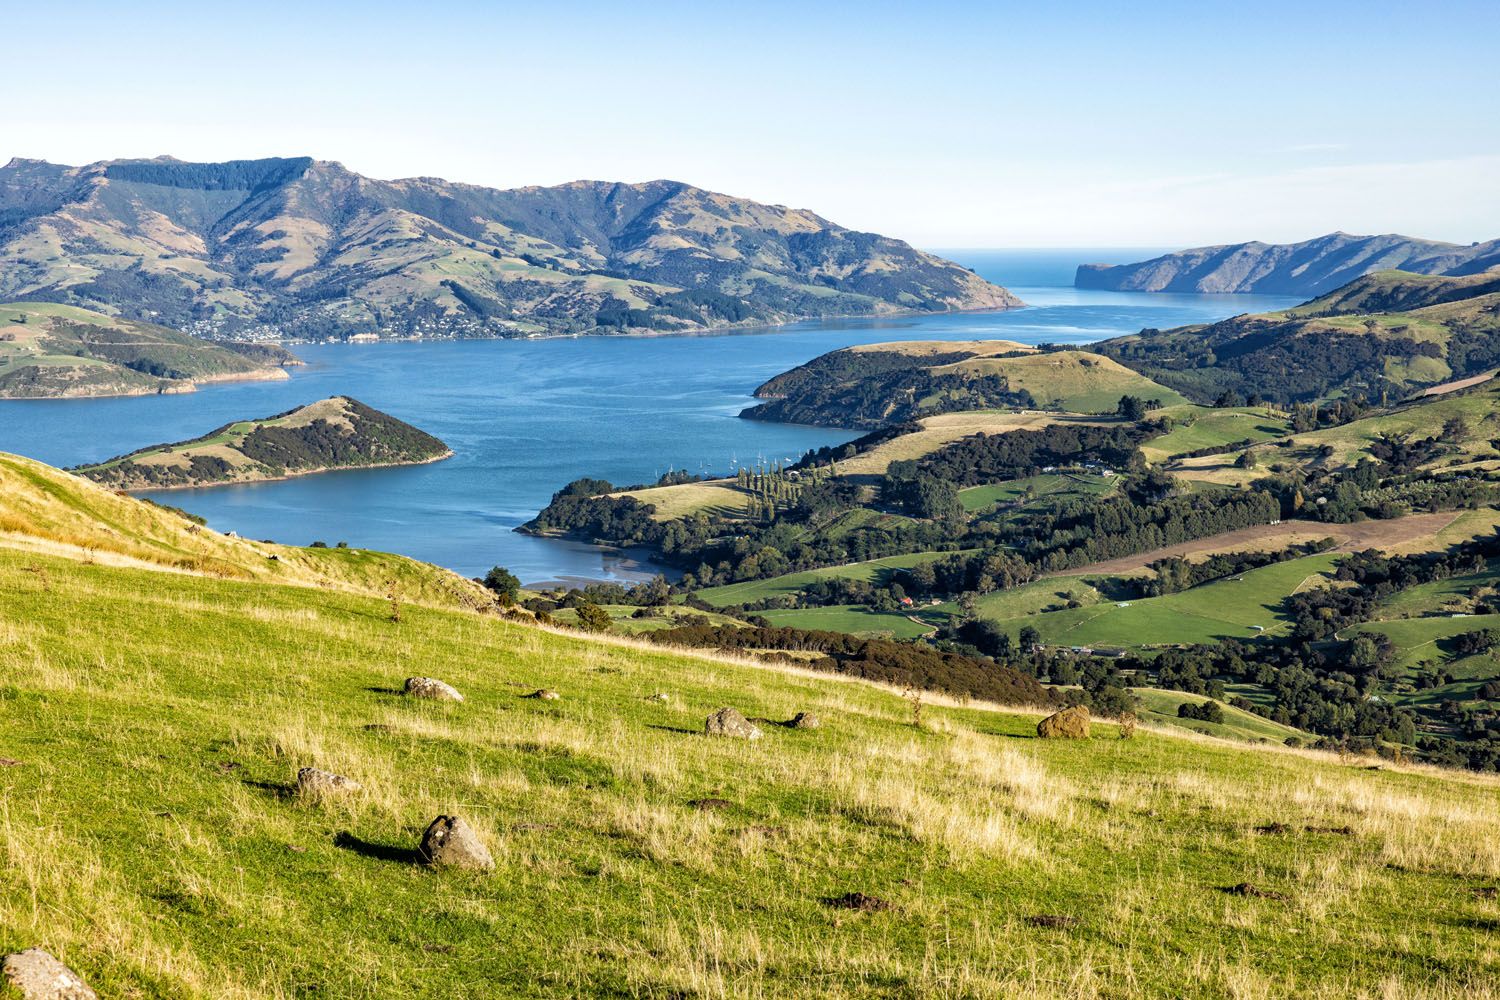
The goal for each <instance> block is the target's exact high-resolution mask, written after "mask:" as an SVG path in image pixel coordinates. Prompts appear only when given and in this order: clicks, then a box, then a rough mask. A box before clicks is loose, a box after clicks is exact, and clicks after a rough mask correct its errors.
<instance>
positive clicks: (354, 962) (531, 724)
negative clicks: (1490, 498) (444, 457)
mask: <svg viewBox="0 0 1500 1000" xmlns="http://www.w3.org/2000/svg"><path fill="white" fill-rule="evenodd" d="M0 594H3V595H4V600H3V601H0V757H4V758H6V759H7V760H6V763H7V765H8V766H4V767H0V950H3V951H6V952H8V951H13V950H17V949H20V948H25V947H32V946H39V947H44V948H46V949H48V950H50V951H52V952H53V953H54V954H57V955H59V956H60V957H62V958H63V959H64V960H66V961H67V962H68V963H69V964H71V965H72V966H74V967H75V968H77V969H78V970H79V971H80V972H81V973H83V975H84V976H85V977H86V978H88V979H89V980H90V981H91V982H92V984H93V985H94V986H95V988H96V989H98V990H99V992H100V994H101V995H102V996H106V997H194V998H200V997H201V998H215V1000H219V998H248V997H275V998H282V997H313V996H316V997H361V998H376V997H392V998H396V997H400V998H406V997H413V996H451V997H499V996H506V997H510V996H518V997H542V996H547V997H555V996H565V997H585V996H587V997H592V996H613V997H791V996H796V997H910V998H919V997H920V998H926V997H992V996H1014V997H1036V996H1067V997H1116V998H1119V997H1144V996H1153V997H1155V996H1160V997H1214V998H1218V997H1226V996H1234V997H1264V998H1270V997H1285V996H1299V997H1351V996H1365V997H1381V998H1391V997H1454V998H1457V997H1484V996H1495V995H1496V989H1495V986H1494V984H1495V983H1496V982H1497V981H1500V949H1497V946H1496V942H1495V937H1494V935H1493V933H1491V930H1492V929H1493V928H1494V927H1495V926H1496V922H1497V920H1500V904H1497V902H1496V900H1495V899H1494V898H1493V892H1492V891H1487V890H1490V887H1492V886H1495V885H1496V884H1497V883H1500V840H1497V839H1496V838H1495V837H1494V835H1493V832H1494V830H1495V828H1496V825H1497V823H1500V787H1497V785H1496V784H1495V783H1494V782H1492V781H1487V780H1484V779H1481V778H1477V777H1473V776H1466V775H1462V774H1437V773H1435V772H1406V771H1402V770H1398V769H1393V768H1390V767H1389V766H1387V767H1386V768H1385V769H1374V770H1372V769H1369V767H1370V765H1369V763H1368V762H1364V761H1360V762H1348V763H1346V764H1343V765H1341V764H1340V763H1339V762H1338V761H1337V760H1336V759H1335V758H1332V757H1328V756H1319V755H1312V754H1301V753H1293V752H1290V751H1271V750H1249V749H1245V748H1243V747H1241V746H1238V745H1230V744H1225V743H1218V742H1214V741H1210V740H1207V739H1206V738H1196V737H1191V736H1185V735H1177V736H1169V735H1165V734H1161V733H1158V732H1154V731H1142V732H1141V733H1138V734H1137V736H1136V738H1135V739H1133V740H1121V739H1119V738H1118V735H1117V732H1116V729H1115V727H1114V726H1113V725H1109V724H1098V725H1096V727H1095V731H1094V736H1093V738H1092V739H1090V740H1086V741H1081V742H1069V741H1060V742H1052V741H1048V742H1043V741H1040V740H1038V739H1036V738H1035V735H1034V733H1035V722H1036V718H1037V716H1035V715H1031V714H1026V713H1024V712H1023V713H1005V712H997V711H991V710H986V709H985V708H983V707H982V706H977V705H971V706H967V707H962V706H948V705H943V704H939V703H937V701H936V700H935V699H930V698H929V699H927V703H926V704H925V705H923V707H922V710H921V713H920V714H921V719H920V721H921V725H920V726H916V725H913V710H912V706H911V704H910V703H909V702H908V701H906V700H904V699H903V698H902V697H901V696H900V695H899V694H897V693H895V692H890V691H886V690H882V689H879V688H876V687H872V686H868V685H864V684H862V683H859V682H854V681H845V680H841V679H838V678H833V677H828V676H823V675H807V674H799V673H792V672H786V671H780V670H776V669H772V668H768V667H754V666H749V665H744V664H740V663H734V662H727V661H716V660H710V659H705V658H700V657H696V656H693V655H689V654H685V653H679V652H675V651H669V650H661V649H654V648H645V647H639V646H631V645H621V644H610V643H604V642H597V641H589V640H586V639H582V638H575V637H569V636H563V635H557V634H552V633H548V632H545V631H541V630H538V629H535V628H532V627H527V626H523V625H519V624H515V623H511V622H507V621H504V620H502V619H499V618H497V617H495V616H491V615H480V614H475V613H470V612H463V611H454V610H442V609H438V608H433V607H421V606H406V607H404V608H403V609H402V613H401V616H400V621H399V622H395V621H392V620H391V615H390V610H391V609H390V607H389V604H388V602H386V601H385V600H383V599H381V598H379V597H377V596H364V595H359V594H352V593H345V592H338V591H333V590H326V589H315V588H309V587H293V586H285V585H278V584H274V583H270V582H265V581H260V580H229V579H220V578H217V577H213V576H202V575H190V574H186V573H172V572H162V571H160V570H156V569H142V568H138V567H134V566H108V565H103V564H102V563H101V562H94V563H87V562H84V561H81V560H80V559H78V558H63V557H61V556H58V555H53V554H47V553H40V552H37V551H26V550H19V549H14V548H8V547H0ZM417 674H421V675H429V676H435V677H439V678H441V679H443V680H446V681H448V682H450V683H452V684H455V685H457V686H458V687H459V688H460V689H461V690H462V691H463V692H464V693H465V694H466V695H467V701H465V702H464V703H462V704H440V703H431V702H412V701H408V700H406V699H404V698H403V697H402V696H401V695H399V694H397V693H395V691H396V689H398V688H399V687H400V684H401V681H402V679H403V678H405V677H407V676H410V675H417ZM541 687H547V688H551V689H553V690H555V691H557V692H559V693H560V694H561V698H560V699H559V700H556V701H543V700H537V699H528V698H525V697H524V696H525V695H526V694H528V693H530V692H532V691H534V690H536V689H538V688H541ZM657 694H665V695H666V700H665V701H661V700H655V699H654V698H653V697H652V696H654V695H657ZM722 705H734V706H736V707H738V708H740V709H741V710H743V711H744V712H745V713H746V714H747V715H749V716H752V717H756V716H763V717H766V718H770V719H786V718H789V717H790V716H791V715H792V714H794V713H795V712H798V711H811V712H815V713H817V714H818V715H819V716H821V718H822V720H823V725H822V727H821V728H818V729H814V730H791V729H782V728H780V727H776V726H770V725H767V726H765V727H764V728H765V729H766V735H765V737H764V738H763V739H761V740H759V741H757V742H755V743H741V742H734V741H727V740H713V739H710V738H708V737H705V736H703V735H701V731H702V725H703V719H704V717H705V716H706V715H707V714H708V713H709V712H710V711H712V710H714V709H717V708H718V707H720V706H722ZM12 762H13V765H12ZM303 766H319V767H323V768H327V769H330V770H333V771H336V772H338V773H341V774H345V775H348V776H350V777H352V778H354V779H356V780H358V781H360V782H361V783H363V786H364V790H363V791H361V792H358V793H355V794H353V795H351V796H349V797H348V798H346V799H344V800H341V801H333V802H328V803H325V804H322V805H318V804H313V803H310V802H305V801H301V800H299V799H298V798H297V797H296V796H295V795H293V794H291V792H290V787H291V785H290V783H291V782H292V780H293V776H294V775H295V774H296V771H297V769H298V768H300V767H303ZM704 799H718V800H722V804H720V805H719V807H718V808H701V807H699V806H695V803H699V802H701V800H704ZM439 813H457V814H459V815H462V816H463V817H464V818H466V819H467V820H468V821H469V822H470V823H471V824H472V825H473V826H474V827H475V828H476V829H477V831H478V832H479V834H480V835H481V836H482V837H483V838H484V839H485V840H486V841H487V843H488V844H489V846H490V848H491V849H492V851H493V852H494V855H495V858H496V870H495V871H494V872H492V873H488V874H465V873H458V872H451V871H433V870H428V869H425V868H422V867H419V866H417V865H415V864H412V863H411V860H410V853H409V852H410V850H411V848H412V847H413V846H414V845H415V844H416V842H417V839H418V837H419V835H420V833H421V831H422V829H423V827H424V826H425V824H426V823H427V822H428V821H429V820H431V819H432V818H433V817H434V816H436V815H437V814H439ZM1273 824H1281V825H1280V826H1275V825H1273ZM1257 828H1265V829H1264V830H1261V831H1259V832H1258V831H1257ZM1241 883H1250V884H1251V885H1253V886H1254V887H1256V889H1257V890H1260V891H1262V892H1264V893H1267V894H1275V895H1265V896H1255V895H1250V896H1246V895H1237V894H1233V893H1230V892H1226V891H1224V890H1225V888H1226V887H1232V886H1236V885H1239V884H1241ZM850 892H862V893H866V894H869V895H872V896H876V897H879V898H880V899H883V900H886V901H888V902H889V903H890V904H891V908H890V909H888V910H884V911H880V912H861V911H854V910H848V909H839V908H835V907H832V906H830V905H828V904H827V903H826V902H825V900H828V899H831V898H836V897H840V896H843V895H844V894H846V893H850Z"/></svg>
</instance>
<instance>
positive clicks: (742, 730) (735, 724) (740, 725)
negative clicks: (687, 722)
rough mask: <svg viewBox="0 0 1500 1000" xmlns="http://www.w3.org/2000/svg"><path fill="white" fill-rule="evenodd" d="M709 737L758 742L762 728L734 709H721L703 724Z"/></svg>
mask: <svg viewBox="0 0 1500 1000" xmlns="http://www.w3.org/2000/svg"><path fill="white" fill-rule="evenodd" d="M703 731H704V732H705V733H706V734H708V735H709V736H729V737H733V738H735V739H741V740H758V739H760V737H761V732H760V728H759V727H758V726H756V725H755V724H754V723H752V722H751V721H750V720H749V719H747V718H745V717H744V716H743V715H741V714H740V713H739V712H738V711H736V710H735V709H732V708H721V709H719V710H718V711H717V712H715V713H714V714H713V715H710V716H709V717H708V719H707V720H706V721H705V722H704V723H703Z"/></svg>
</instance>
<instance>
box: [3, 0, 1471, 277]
mask: <svg viewBox="0 0 1500 1000" xmlns="http://www.w3.org/2000/svg"><path fill="white" fill-rule="evenodd" d="M64 7H65V8H66V9H60V8H64ZM48 8H59V9H48ZM1210 8H1211V9H1210ZM0 20H3V23H4V24H5V35H6V36H7V38H6V44H5V63H6V65H5V76H6V79H7V80H8V81H9V84H10V85H9V86H8V87H7V94H6V98H5V108H4V112H3V115H0V158H7V157H9V156H11V155H20V156H32V157H41V158H45V159H49V160H53V161H60V162H69V163H81V162H87V161H92V160H97V159H106V158H114V157H122V156H153V155H158V154H162V153H170V154H172V155H175V156H178V157H181V158H184V159H226V158H232V157H252V156H266V155H299V154H308V155H312V156H316V157H318V158H321V159H333V160H339V161H342V162H343V163H345V164H347V165H348V166H349V167H351V168H353V169H355V170H358V171H360V172H362V173H366V174H370V175H373V176H377V177H400V176H412V175H419V174H422V175H433V176H441V177H447V178H449V179H453V180H463V181H470V182H474V183H479V184H488V185H495V186H505V187H509V186H517V185H523V184H552V183H557V182H561V181H566V180H572V179H577V178H584V177H587V178H601V179H610V180H646V179H649V178H654V177H671V178H674V179H679V180H685V181H689V182H692V183H695V184H699V185H702V186H704V187H709V188H714V189H716V190H722V191H728V192H730V193H734V194H740V195H745V196H748V197H752V198H757V199H760V200H764V201H771V202H778V203H783V204H789V205H795V206H799V207H806V208H811V209H814V210H815V211H817V212H819V213H821V214H823V215H825V216H827V217H829V218H832V219H834V220H836V221H838V222H841V223H843V224H845V225H850V226H855V227H858V228H862V229H872V230H876V231H880V232H886V233H889V234H891V235H896V236H901V237H904V238H906V239H909V240H911V241H913V242H915V243H918V244H920V245H924V246H930V247H964V246H969V247H975V246H1169V245H1172V246H1177V245H1181V246H1186V245H1196V244H1203V243H1220V242H1231V241H1238V240H1244V239H1265V240H1276V241H1281V240H1294V239H1303V238H1307V237H1310V236H1313V235H1316V234H1319V233H1322V232H1327V231H1330V230H1333V229H1344V230H1347V231H1351V232H1376V231H1379V232H1392V231H1394V232H1406V233H1409V234H1412V235H1421V236H1429V237H1433V238H1440V239H1449V240H1455V241H1462V242H1468V241H1473V240H1480V239H1488V238H1493V237H1496V236H1500V85H1497V81H1496V75H1495V74H1496V53H1497V51H1500V3H1497V2H1495V0H1487V2H1479V0H1474V2H1447V3H1445V2H1441V0H1439V2H1435V3H1434V2H1429V3H1425V4H1415V3H1400V4H1398V3H1390V2H1386V0H1373V2H1363V3H1345V2H1328V3H1317V2H1303V3H1286V2H1281V0H1267V2H1261V3H1254V4H1250V3H1244V4H1219V3H1175V2H1173V3H1163V2H1155V3H1153V2H1149V0H1141V2H1137V3H1133V4H1124V3H1118V2H1115V3H1071V4H1068V3H1058V4H1047V3H1030V4H1025V5H1016V4H1008V3H959V2H936V3H925V4H917V3H911V4H885V3H878V2H863V3H847V4H846V3H816V2H799V3H751V2H745V3H739V4H720V3H712V2H700V3H649V2H645V3H639V4H624V3H592V2H572V3H569V2H554V3H550V4H540V3H535V2H532V3H527V4H524V5H522V4H509V3H477V2H476V3H461V2H442V0H437V2H432V3H428V4H426V5H417V4H409V3H401V4H394V3H381V2H362V3H357V4H356V3H317V2H311V0H306V2H301V3H282V2H276V0H272V2H264V3H257V4H253V5H252V4H205V3H194V4H187V3H150V2H145V3H142V4H140V5H134V4H132V5H126V4H119V3H116V2H111V3H99V2H72V3H68V4H65V5H64V4H59V5H47V4H36V3H20V2H17V0H0Z"/></svg>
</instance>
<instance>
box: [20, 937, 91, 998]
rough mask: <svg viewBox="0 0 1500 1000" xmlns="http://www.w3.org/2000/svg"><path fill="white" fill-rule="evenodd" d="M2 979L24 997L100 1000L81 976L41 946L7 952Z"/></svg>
mask: <svg viewBox="0 0 1500 1000" xmlns="http://www.w3.org/2000/svg"><path fill="white" fill-rule="evenodd" d="M5 978H6V979H7V980H8V981H9V982H10V985H11V986H13V987H15V989H16V991H17V992H18V993H20V994H21V996H22V997H23V998H24V1000H99V994H97V993H95V992H94V991H93V990H91V989H89V987H88V984H87V983H85V982H84V981H83V977H81V976H80V975H78V973H76V972H74V971H73V970H72V969H70V968H68V967H67V966H66V965H63V964H62V963H61V962H59V961H58V960H57V959H55V958H53V957H52V956H51V955H49V954H47V953H46V952H45V951H42V949H40V948H28V949H27V950H26V951H19V952H16V953H15V954H14V955H7V956H6V957H5Z"/></svg>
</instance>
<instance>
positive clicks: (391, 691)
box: [365, 687, 406, 697]
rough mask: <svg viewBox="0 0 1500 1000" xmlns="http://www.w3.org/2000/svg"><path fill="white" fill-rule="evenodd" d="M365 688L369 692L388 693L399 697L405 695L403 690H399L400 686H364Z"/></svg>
mask: <svg viewBox="0 0 1500 1000" xmlns="http://www.w3.org/2000/svg"><path fill="white" fill-rule="evenodd" d="M365 690H366V691H368V692H370V693H371V694H390V695H397V696H401V697H404V696H405V695H406V692H405V691H403V690H401V689H400V688H388V687H367V688H365Z"/></svg>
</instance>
